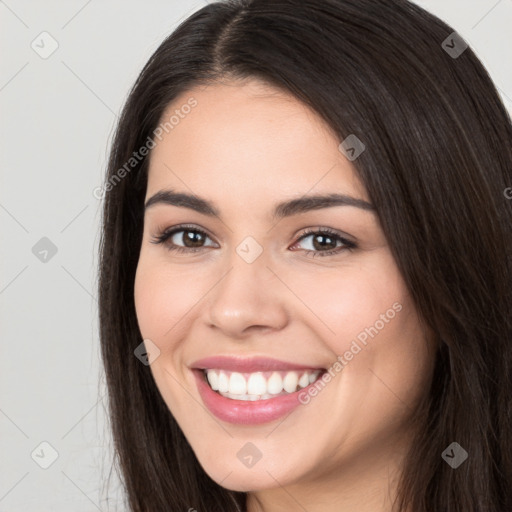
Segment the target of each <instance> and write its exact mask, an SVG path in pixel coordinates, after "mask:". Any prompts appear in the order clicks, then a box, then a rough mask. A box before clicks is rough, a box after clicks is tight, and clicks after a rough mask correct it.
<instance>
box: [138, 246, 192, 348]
mask: <svg viewBox="0 0 512 512" xmlns="http://www.w3.org/2000/svg"><path fill="white" fill-rule="evenodd" d="M199 288H200V285H199V283H198V281H197V280H194V279H193V278H190V277H187V275H186V274H184V273H183V272H181V271H180V270H179V269H178V271H177V270H176V269H175V270H174V271H171V269H170V267H169V266H168V265H167V266H165V265H162V264H159V262H158V261H154V260H150V259H149V258H146V259H145V258H144V257H143V256H141V259H140V261H139V265H138V267H137V272H136V275H135V284H134V298H135V309H136V314H137V321H138V324H139V329H140V332H141V335H142V337H143V338H144V339H147V338H149V339H151V340H152V341H153V342H154V343H155V344H156V345H157V346H158V347H159V349H160V350H161V351H162V352H166V351H168V350H169V349H171V348H173V347H171V346H169V340H172V339H180V336H181V334H180V333H182V332H184V330H185V327H186V324H187V322H186V318H187V316H186V315H187V312H189V310H190V309H191V307H193V305H194V304H195V303H197V302H198V300H199V298H200V297H201V293H200V292H201V290H200V289H199Z"/></svg>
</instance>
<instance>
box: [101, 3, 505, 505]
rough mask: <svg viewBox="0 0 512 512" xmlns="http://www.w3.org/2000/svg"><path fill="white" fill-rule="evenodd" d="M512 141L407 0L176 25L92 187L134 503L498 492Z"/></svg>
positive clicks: (489, 500) (359, 499)
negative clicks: (98, 208)
mask: <svg viewBox="0 0 512 512" xmlns="http://www.w3.org/2000/svg"><path fill="white" fill-rule="evenodd" d="M511 135H512V129H511V122H510V118H509V117H508V115H507V113H506V111H505V109H504V107H503V105H502V103H501V102H500V99H499V97H498V94H497V92H496V89H495V87H494V85H493V84H492V82H491V80H490V78H489V76H488V74H487V73H486V71H485V70H484V68H483V66H482V65H481V64H480V62H479V61H478V59H477V58H476V57H475V55H474V53H473V52H472V51H471V49H470V48H468V47H467V45H466V44H465V43H464V41H463V40H462V39H461V38H460V37H459V36H458V35H457V34H456V33H454V31H453V30H452V29H451V28H450V27H449V26H447V25H446V24H445V23H443V22H441V21H440V20H438V19H437V18H435V17H434V16H432V15H430V14H428V13H427V12H425V11H424V10H422V9H421V8H419V7H417V6H416V5H414V4H410V3H408V2H405V1H400V0H394V1H389V0H388V1H386V2H384V1H382V2H380V1H379V2H376V1H375V0H357V1H356V0H325V1H322V2H318V1H313V0H306V1H300V2H299V1H297V0H272V1H270V0H234V1H227V2H216V3H212V4H210V5H208V6H206V7H204V8H202V9H201V10H199V11H198V12H196V13H194V14H193V15H192V16H190V17H189V18H188V19H187V20H185V21H184V22H183V23H182V24H181V25H180V26H179V27H178V28H177V29H176V30H175V31H174V33H173V34H171V35H170V36H169V37H168V38H167V39H166V40H165V41H164V42H163V43H162V44H161V46H160V47H159V48H158V49H157V51H156V52H155V53H154V55H153V56H152V57H151V59H150V60H149V62H148V63H147V64H146V66H145V67H144V69H143V70H142V72H141V74H140V76H139V78H138V79H137V81H136V83H135V85H134V87H133V89H132V91H131V93H130V96H129V98H128V100H127V103H126V105H125V108H124V110H123V114H122V116H121V119H120V121H119V126H118V129H117V132H116V136H115V139H114V141H113V145H112V152H111V158H110V162H109V168H108V173H107V176H106V184H105V192H106V196H105V206H104V220H103V232H102V243H101V267H100V283H99V292H100V331H101V332H100V335H101V343H102V356H103V361H104V365H105V370H106V377H107V384H108V389H109V399H110V401H109V407H110V416H111V422H112V429H113V435H114V440H115V444H116V452H117V454H118V457H119V463H120V469H121V472H122V477H123V479H124V482H125V485H126V490H127V495H128V500H129V506H130V510H132V511H148V512H149V511H151V512H153V511H163V510H172V511H178V510H189V511H193V510H197V511H209V512H211V511H248V512H256V511H265V512H273V511H284V510H307V511H308V512H315V511H318V510H322V511H323V512H326V511H331V510H332V511H337V512H340V511H341V512H345V511H349V510H354V509H357V510H358V511H359V512H366V511H372V512H390V511H399V512H431V511H433V510H436V511H448V510H457V511H459V510H464V511H466V512H468V511H469V512H477V511H478V512H483V511H487V512H491V511H492V512H496V511H500V512H501V511H506V510H512V491H511V486H510V483H512V439H511V432H512V399H511V391H512V376H511V375H512V321H511V310H512V307H511V306H512V295H511V288H512V286H511V283H512V271H511V259H510V255H511V254H512V252H511V229H510V228H511V219H512V203H511V201H510V200H508V199H507V195H506V193H504V191H505V190H507V189H508V188H509V187H510V186H512V172H511V162H512V149H511V144H510V141H511Z"/></svg>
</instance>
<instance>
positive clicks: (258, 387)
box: [205, 369, 321, 401]
mask: <svg viewBox="0 0 512 512" xmlns="http://www.w3.org/2000/svg"><path fill="white" fill-rule="evenodd" d="M205 373H206V378H207V380H208V383H209V384H210V387H211V388H212V389H213V390H214V391H218V392H219V393H220V394H221V395H222V396H225V397H227V398H231V399H234V400H248V401H253V400H267V399H269V398H274V397H275V396H276V395H280V394H287V393H294V392H296V391H297V390H298V389H302V388H305V387H306V386H309V384H312V383H313V382H315V380H316V379H317V378H318V376H319V375H320V373H321V371H320V370H307V371H302V372H295V371H290V372H284V371H281V372H278V371H274V372H272V373H270V372H265V373H264V372H255V373H244V374H242V373H240V372H229V371H225V370H214V369H208V370H206V372H205Z"/></svg>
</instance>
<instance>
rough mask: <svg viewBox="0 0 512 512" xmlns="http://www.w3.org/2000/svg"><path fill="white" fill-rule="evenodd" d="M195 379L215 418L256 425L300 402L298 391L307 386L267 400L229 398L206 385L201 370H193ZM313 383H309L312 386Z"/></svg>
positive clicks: (305, 389)
mask: <svg viewBox="0 0 512 512" xmlns="http://www.w3.org/2000/svg"><path fill="white" fill-rule="evenodd" d="M193 373H194V376H195V378H196V381H197V388H198V390H199V394H200V395H201V398H202V399H203V403H204V404H205V405H206V407H207V408H208V409H209V410H210V412H212V413H213V414H214V415H215V416H217V418H219V419H221V420H223V421H226V422H227V423H237V424H239V425H258V424H261V423H268V422H270V421H274V420H277V419H278V418H280V417H281V416H284V415H285V414H288V413H290V412H291V411H292V410H293V409H295V408H296V407H297V406H299V405H300V404H301V402H299V393H304V392H307V390H308V387H309V386H307V387H305V388H303V389H301V390H300V391H296V392H295V393H290V394H289V395H281V396H276V397H275V398H269V399H268V400H255V401H252V402H251V401H245V400H231V399H230V398H225V397H223V396H222V395H220V394H219V393H216V392H215V391H213V390H212V388H211V387H210V386H209V385H208V383H207V382H206V380H205V377H204V373H203V371H202V370H193ZM312 385H313V384H310V386H312Z"/></svg>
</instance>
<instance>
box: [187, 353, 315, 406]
mask: <svg viewBox="0 0 512 512" xmlns="http://www.w3.org/2000/svg"><path fill="white" fill-rule="evenodd" d="M190 367H191V368H192V369H201V370H204V369H208V368H214V369H219V370H228V371H232V372H240V373H252V372H264V371H271V370H284V371H292V370H324V369H325V368H322V367H320V366H309V365H303V364H295V363H288V362H286V361H279V360H278V359H272V358H268V357H251V358H246V359H241V358H236V357H232V356H213V357H206V358H204V359H200V360H199V361H195V362H194V363H192V364H191V365H190ZM270 400H274V399H273V398H271V399H270Z"/></svg>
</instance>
